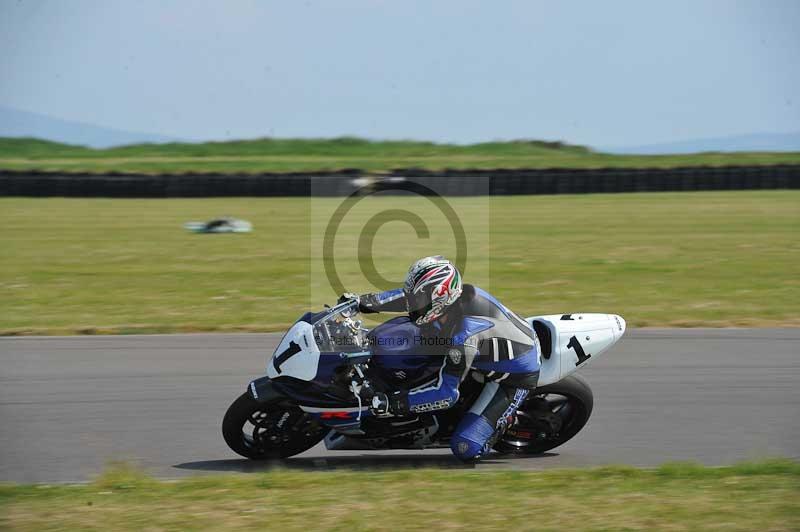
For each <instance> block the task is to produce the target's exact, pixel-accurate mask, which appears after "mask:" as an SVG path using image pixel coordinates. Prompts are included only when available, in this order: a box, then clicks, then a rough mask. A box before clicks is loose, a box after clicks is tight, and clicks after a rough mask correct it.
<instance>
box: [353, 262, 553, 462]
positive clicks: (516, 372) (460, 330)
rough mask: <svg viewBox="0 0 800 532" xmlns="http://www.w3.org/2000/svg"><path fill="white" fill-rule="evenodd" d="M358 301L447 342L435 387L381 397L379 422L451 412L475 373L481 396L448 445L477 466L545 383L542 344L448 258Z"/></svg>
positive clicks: (417, 267)
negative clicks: (403, 314) (400, 314)
mask: <svg viewBox="0 0 800 532" xmlns="http://www.w3.org/2000/svg"><path fill="white" fill-rule="evenodd" d="M347 299H358V301H359V310H360V311H361V312H363V313H374V312H408V315H409V318H410V319H411V320H412V321H414V322H415V323H416V324H417V325H418V326H420V328H421V333H422V335H423V336H425V337H438V338H440V339H444V340H445V341H443V342H436V345H443V347H442V350H443V352H442V355H443V361H442V366H441V368H440V369H439V374H438V379H437V381H436V383H435V384H433V385H423V386H420V387H418V388H412V389H411V390H402V391H396V392H393V393H391V394H387V393H383V392H376V393H375V394H374V396H373V397H372V406H371V410H372V411H373V413H374V414H375V415H377V416H405V415H410V414H415V413H422V412H432V411H436V410H442V409H446V408H450V407H451V406H453V405H455V404H456V402H457V401H458V398H459V386H460V384H461V382H462V381H463V380H464V379H465V378H466V376H467V375H468V374H469V373H470V370H472V371H474V372H476V373H477V378H479V379H482V380H483V382H484V387H483V390H482V391H481V394H480V395H479V396H478V398H477V399H476V400H475V402H474V403H473V404H472V405H471V407H470V408H469V410H468V412H467V413H466V414H465V415H464V417H463V418H462V419H461V421H460V422H459V423H458V425H457V427H456V429H455V431H454V432H453V435H452V437H451V439H450V448H451V450H452V451H453V454H454V455H455V456H456V457H458V458H459V459H461V460H464V461H471V460H476V459H478V458H480V457H481V456H483V455H485V454H487V453H488V452H489V451H490V450H491V448H492V446H493V445H494V444H495V442H496V441H497V440H498V438H500V437H501V436H502V435H503V433H504V432H505V430H506V429H507V428H508V425H509V423H511V422H513V420H514V415H515V414H516V411H517V409H518V408H519V406H520V405H521V404H522V402H523V401H524V400H525V398H526V397H527V395H528V394H529V393H530V391H531V390H533V389H534V388H535V387H536V383H537V381H538V379H539V351H540V348H539V341H538V339H537V337H536V333H535V332H534V331H533V329H532V328H531V326H530V325H529V324H528V323H527V322H526V321H525V320H523V319H522V318H520V317H519V316H517V315H516V314H514V313H513V312H511V311H510V310H509V309H508V308H506V307H505V306H503V305H502V304H501V303H500V302H499V301H498V300H497V299H495V298H494V297H493V296H492V295H491V294H489V293H488V292H485V291H484V290H481V289H480V288H478V287H476V286H472V285H469V284H463V283H462V279H461V274H460V272H459V271H458V269H457V268H456V266H455V265H454V264H453V263H452V262H450V261H449V260H447V259H445V258H444V257H442V256H432V257H425V258H422V259H420V260H418V261H417V262H415V263H414V264H412V265H411V268H409V270H408V274H407V276H406V280H405V283H404V286H403V288H398V289H395V290H388V291H386V292H381V293H377V294H364V295H361V296H358V295H355V294H344V295H342V297H341V298H340V301H343V300H347Z"/></svg>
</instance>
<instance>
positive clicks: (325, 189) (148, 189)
mask: <svg viewBox="0 0 800 532" xmlns="http://www.w3.org/2000/svg"><path fill="white" fill-rule="evenodd" d="M405 179H408V180H412V181H414V182H416V183H419V184H421V185H424V186H426V187H428V188H431V189H433V190H436V191H437V192H440V193H442V194H443V195H448V196H474V195H485V194H486V193H487V181H488V191H489V193H490V194H491V195H498V196H502V195H518V194H586V193H601V192H602V193H617V192H666V191H697V190H754V189H796V188H800V165H773V166H723V167H685V168H600V169H561V168H557V169H537V170H445V171H441V172H433V171H426V170H420V169H416V168H409V169H399V170H394V171H392V172H391V173H388V174H381V175H372V174H366V173H363V172H361V171H359V170H342V171H340V172H325V173H322V172H320V173H312V172H305V173H288V174H258V175H250V174H197V173H194V174H192V173H188V174H180V175H143V174H123V173H109V174H102V175H99V174H84V173H59V172H23V171H19V172H17V171H0V196H32V197H50V196H59V197H85V198H91V197H103V198H200V197H224V196H309V195H314V196H346V195H348V194H351V193H353V192H354V191H356V190H359V189H363V190H381V188H382V187H386V188H396V184H397V182H398V181H403V180H405ZM388 193H392V192H391V191H389V192H388Z"/></svg>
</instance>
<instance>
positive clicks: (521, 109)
mask: <svg viewBox="0 0 800 532" xmlns="http://www.w3.org/2000/svg"><path fill="white" fill-rule="evenodd" d="M798 28H800V2H796V1H770V2H733V1H725V2H723V1H694V2H683V1H670V2H666V1H665V2H647V1H640V2H615V1H607V2H588V1H587V2H538V1H528V2H524V1H520V2H508V1H496V2H489V1H485V2H469V1H436V2H417V1H403V2H390V1H347V0H338V1H336V2H321V1H300V2H286V1H284V2H270V1H264V2H252V1H226V2H222V1H219V2H200V1H193V2H188V1H177V0H173V1H169V0H161V1H136V2H131V1H126V2H121V1H86V0H73V1H70V2H59V1H53V2H40V1H28V0H25V1H4V2H1V3H0V105H4V106H8V107H14V108H17V109H22V110H27V111H33V112H38V113H44V114H47V115H51V116H54V117H58V118H63V119H68V120H76V121H81V122H88V123H93V124H97V125H102V126H106V127H113V128H118V129H125V130H132V131H145V132H149V133H154V134H160V135H167V136H172V137H178V138H185V139H225V138H245V137H259V136H280V137H296V136H299V137H329V136H339V135H358V136H363V137H370V138H416V139H428V140H436V141H449V142H475V141H483V140H492V139H511V138H543V139H562V140H567V141H569V142H573V143H582V144H589V145H594V146H609V145H636V144H648V143H656V142H669V141H676V140H683V139H687V138H701V137H708V136H724V135H738V134H746V133H753V132H777V133H780V132H790V131H798V130H800V31H798Z"/></svg>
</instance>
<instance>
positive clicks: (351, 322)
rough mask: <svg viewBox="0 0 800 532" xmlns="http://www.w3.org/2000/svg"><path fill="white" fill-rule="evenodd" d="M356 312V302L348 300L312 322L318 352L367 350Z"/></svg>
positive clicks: (364, 333) (364, 335)
mask: <svg viewBox="0 0 800 532" xmlns="http://www.w3.org/2000/svg"><path fill="white" fill-rule="evenodd" d="M357 314H358V302H357V301H348V302H346V303H342V304H341V305H336V306H335V307H333V308H332V309H330V311H329V312H328V313H327V314H325V315H322V316H320V317H319V318H318V319H317V320H316V321H315V322H314V323H313V324H312V325H313V327H314V341H315V342H316V343H317V347H318V348H319V350H320V352H322V353H325V352H328V353H356V352H362V351H368V350H369V347H368V343H367V338H366V330H365V329H362V328H361V323H360V322H359V321H356V320H355V316H356V315H357Z"/></svg>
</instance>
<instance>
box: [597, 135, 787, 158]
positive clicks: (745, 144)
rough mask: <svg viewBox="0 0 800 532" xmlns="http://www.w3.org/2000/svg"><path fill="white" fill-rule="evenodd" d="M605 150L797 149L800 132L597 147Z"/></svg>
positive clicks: (654, 152) (639, 152)
mask: <svg viewBox="0 0 800 532" xmlns="http://www.w3.org/2000/svg"><path fill="white" fill-rule="evenodd" d="M599 149H600V150H601V151H604V152H606V153H618V154H631V155H659V154H665V155H671V154H679V153H704V152H734V151H738V152H756V151H757V152H768V151H769V152H789V151H794V152H796V151H800V132H795V133H761V134H752V135H736V136H731V137H714V138H707V139H694V140H682V141H678V142H666V143H662V144H645V145H642V146H625V147H620V146H607V147H602V148H599Z"/></svg>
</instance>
